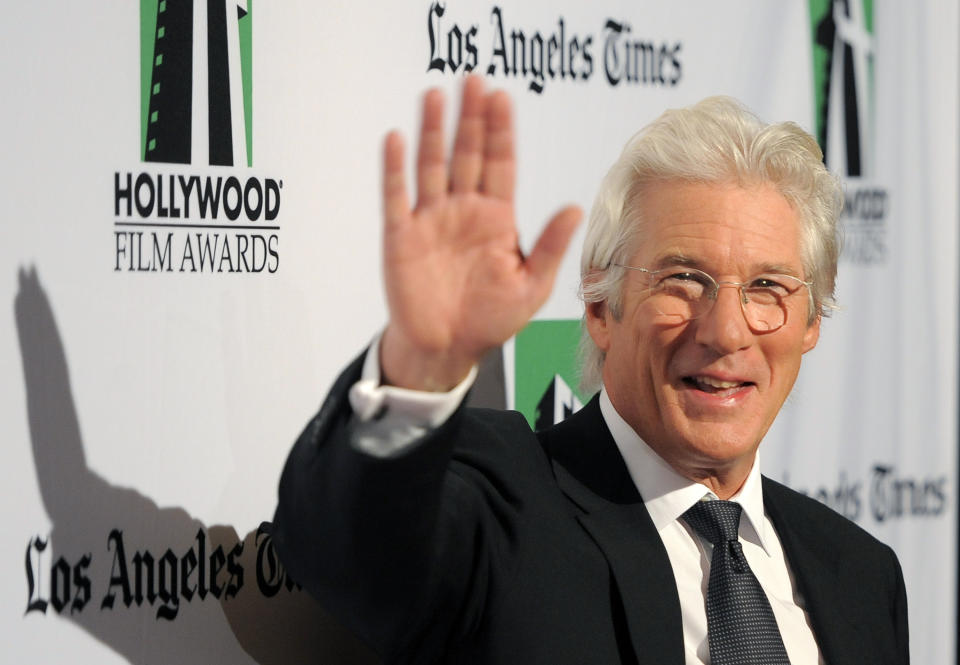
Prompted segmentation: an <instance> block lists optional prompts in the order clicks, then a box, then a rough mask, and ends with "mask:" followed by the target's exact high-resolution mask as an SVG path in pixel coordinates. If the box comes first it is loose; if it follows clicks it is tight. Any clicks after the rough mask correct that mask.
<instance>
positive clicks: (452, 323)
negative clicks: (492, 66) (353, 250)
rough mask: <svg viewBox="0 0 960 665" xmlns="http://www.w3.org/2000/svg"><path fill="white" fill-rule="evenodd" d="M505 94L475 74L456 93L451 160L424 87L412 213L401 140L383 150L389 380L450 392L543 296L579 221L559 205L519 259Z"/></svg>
mask: <svg viewBox="0 0 960 665" xmlns="http://www.w3.org/2000/svg"><path fill="white" fill-rule="evenodd" d="M513 143H514V136H513V121H512V113H511V110H510V101H509V99H508V97H507V95H506V94H505V93H503V92H493V93H489V94H486V93H485V92H484V88H483V81H482V80H481V79H480V78H479V77H475V76H472V77H470V78H468V79H467V81H466V84H465V86H464V90H463V100H462V103H461V110H460V120H459V127H458V129H457V137H456V141H455V143H454V147H453V155H452V157H451V159H450V161H449V164H448V163H447V160H446V156H445V142H444V136H443V96H442V94H441V93H440V92H439V91H437V90H431V91H430V92H428V93H427V95H426V97H425V99H424V104H423V122H422V129H421V133H420V144H419V150H418V155H417V203H416V207H415V208H413V209H412V210H411V207H410V201H409V197H408V194H407V184H406V182H405V177H404V166H403V159H404V147H403V139H402V137H401V136H400V134H399V133H397V132H392V133H391V134H390V135H388V136H387V139H386V143H385V147H384V160H383V161H384V173H383V209H384V234H383V242H384V251H383V256H384V279H385V282H386V291H387V304H388V306H389V309H390V321H389V323H388V325H387V329H386V331H385V333H384V336H383V340H382V343H381V350H380V354H381V355H380V361H381V366H382V368H383V374H384V379H385V381H387V382H389V383H391V384H393V385H398V386H402V387H406V388H414V389H419V390H447V389H449V388H451V387H453V386H454V385H456V384H457V383H458V382H459V381H460V380H462V379H463V377H464V376H466V374H467V373H468V372H469V370H470V367H472V366H473V364H475V363H476V362H477V361H478V360H479V359H480V357H481V356H482V355H483V353H484V352H485V351H486V350H488V349H490V348H492V347H494V346H497V345H499V344H502V343H503V342H504V341H505V340H507V339H508V338H509V337H511V336H512V335H513V334H515V333H516V332H517V331H519V330H520V329H521V328H522V327H523V326H524V325H525V324H526V323H527V321H529V319H530V317H532V316H533V314H534V313H535V312H536V310H537V309H538V308H539V307H540V306H541V305H542V304H543V302H544V301H545V300H546V299H547V296H549V294H550V290H551V288H552V287H553V281H554V278H555V277H556V273H557V269H558V268H559V267H560V261H561V259H562V258H563V254H564V252H565V251H566V248H567V245H568V244H569V242H570V238H571V236H572V235H573V232H574V230H575V229H576V226H577V223H578V222H579V221H580V217H581V211H580V210H579V209H578V208H576V207H573V206H571V207H567V208H564V209H563V210H561V211H560V212H558V213H557V214H556V215H555V216H554V217H553V219H551V220H550V222H549V223H548V224H547V226H546V228H545V229H544V231H543V232H542V234H541V235H540V238H539V239H538V240H537V243H536V245H535V247H534V249H533V251H532V252H531V253H530V256H528V257H524V256H523V254H522V253H521V251H520V249H519V246H518V244H517V230H516V221H515V217H514V208H513V194H514V184H515V172H516V161H515V155H514V149H513Z"/></svg>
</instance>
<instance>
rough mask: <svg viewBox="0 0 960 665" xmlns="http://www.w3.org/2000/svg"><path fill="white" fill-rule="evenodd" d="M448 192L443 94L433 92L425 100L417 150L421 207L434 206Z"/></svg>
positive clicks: (418, 198)
mask: <svg viewBox="0 0 960 665" xmlns="http://www.w3.org/2000/svg"><path fill="white" fill-rule="evenodd" d="M446 192H447V165H446V161H445V160H444V155H443V93H441V92H440V91H439V90H430V91H429V92H428V93H427V94H426V96H425V97H424V99H423V119H422V124H421V125H420V145H419V148H418V150H417V206H424V205H430V204H431V203H433V202H434V201H436V200H437V199H438V198H440V197H441V196H443V195H445V194H446Z"/></svg>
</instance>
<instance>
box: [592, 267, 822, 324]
mask: <svg viewBox="0 0 960 665" xmlns="http://www.w3.org/2000/svg"><path fill="white" fill-rule="evenodd" d="M610 265H612V266H618V267H620V268H626V269H628V270H636V271H637V272H641V273H644V275H645V276H646V277H647V279H648V284H647V288H648V289H649V291H650V296H649V298H650V301H651V304H652V305H653V306H654V307H656V309H657V311H658V312H660V314H662V315H663V316H666V317H669V318H671V319H675V323H677V324H679V323H683V322H685V321H689V320H691V319H696V318H698V317H701V316H703V315H704V314H706V313H707V312H709V311H710V310H711V309H712V308H713V303H714V302H715V301H716V300H717V294H718V293H719V291H720V287H722V286H732V287H736V288H737V289H738V290H739V291H740V309H742V310H743V317H744V318H745V319H746V321H747V325H749V326H750V329H751V330H753V331H754V332H756V333H768V332H773V331H775V330H779V329H780V328H782V327H783V326H784V324H786V322H787V303H786V301H787V298H789V297H790V296H792V295H794V294H796V293H797V292H799V291H800V289H802V288H803V287H807V291H808V293H809V295H810V303H811V307H812V306H813V293H812V291H811V290H810V287H812V286H813V282H805V281H803V280H802V279H800V278H799V277H793V276H791V275H780V274H776V273H762V274H760V275H756V276H755V277H752V278H751V279H749V280H747V281H746V282H727V281H723V282H718V281H717V280H715V279H714V278H713V277H711V276H710V275H708V274H707V273H705V272H703V271H702V270H697V269H696V268H687V267H684V266H676V267H672V268H663V269H661V270H647V269H646V268H638V267H635V266H625V265H623V264H620V263H611V264H610ZM811 311H812V310H811Z"/></svg>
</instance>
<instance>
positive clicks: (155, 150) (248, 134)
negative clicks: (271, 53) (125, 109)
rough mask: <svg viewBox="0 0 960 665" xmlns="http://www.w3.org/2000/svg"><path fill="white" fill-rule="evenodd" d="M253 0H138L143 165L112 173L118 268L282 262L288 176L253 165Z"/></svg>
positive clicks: (168, 269) (219, 267) (179, 269)
mask: <svg viewBox="0 0 960 665" xmlns="http://www.w3.org/2000/svg"><path fill="white" fill-rule="evenodd" d="M252 4H253V2H252V0H239V1H238V0H140V77H141V81H140V126H141V130H140V150H139V159H140V160H141V165H140V167H139V169H136V171H137V172H135V171H131V170H126V171H123V170H117V171H116V172H115V173H114V178H113V185H114V188H113V193H114V196H113V203H114V205H113V215H114V230H113V244H114V247H113V249H114V252H113V254H114V262H113V269H114V271H116V272H151V273H199V274H202V273H209V274H223V273H246V274H250V273H258V274H272V273H275V272H277V270H278V269H279V265H280V253H279V242H280V224H279V214H280V201H281V191H282V188H283V181H282V180H281V179H278V178H271V177H263V176H261V175H258V174H256V173H254V172H253V171H252V168H253V92H252V91H253V73H252V72H253V60H252V59H253V11H252Z"/></svg>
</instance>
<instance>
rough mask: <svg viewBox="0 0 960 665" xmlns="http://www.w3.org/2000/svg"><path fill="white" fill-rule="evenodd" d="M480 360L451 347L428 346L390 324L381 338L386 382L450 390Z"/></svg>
mask: <svg viewBox="0 0 960 665" xmlns="http://www.w3.org/2000/svg"><path fill="white" fill-rule="evenodd" d="M476 364H477V359H476V358H474V357H473V356H472V355H469V354H463V353H458V352H456V351H454V350H451V349H446V350H443V349H425V348H422V347H420V346H418V345H416V344H414V343H413V342H411V341H410V340H409V339H408V338H407V337H406V336H405V335H403V334H402V333H401V332H399V331H398V330H397V329H396V328H395V327H393V326H391V325H388V326H387V329H386V330H385V331H384V333H383V337H382V338H381V340H380V368H381V377H380V378H381V383H382V384H383V385H391V386H396V387H398V388H407V389H410V390H422V391H426V392H449V391H450V390H452V389H453V388H455V387H456V386H457V385H458V384H459V383H461V382H462V381H463V380H464V379H465V378H466V377H467V375H468V374H469V373H470V370H471V369H472V368H473V366H474V365H476Z"/></svg>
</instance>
